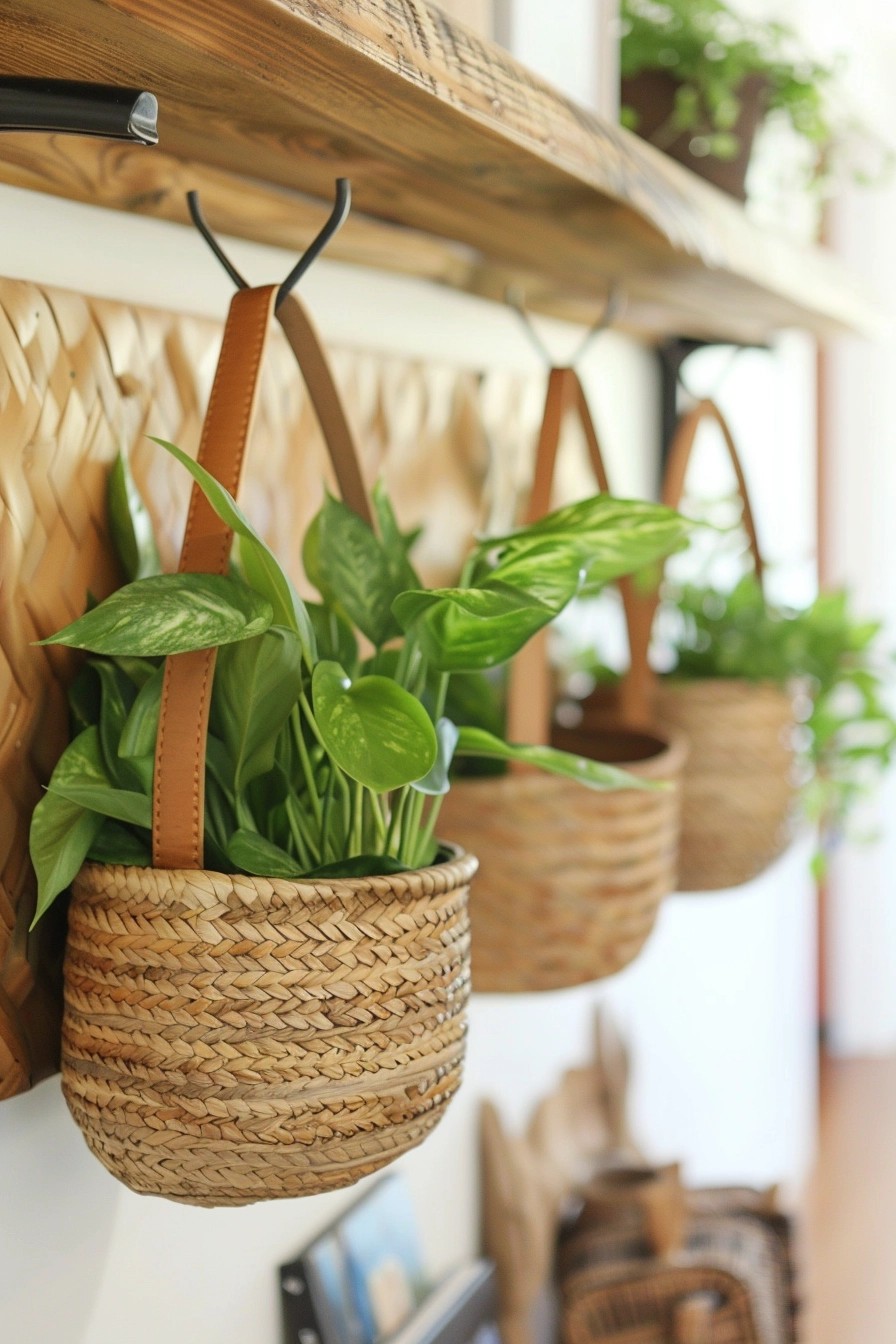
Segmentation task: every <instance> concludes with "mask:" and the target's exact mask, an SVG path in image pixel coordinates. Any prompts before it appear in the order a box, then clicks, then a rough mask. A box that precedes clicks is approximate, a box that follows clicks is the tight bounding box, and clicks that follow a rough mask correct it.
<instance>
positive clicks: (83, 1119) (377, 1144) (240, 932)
mask: <svg viewBox="0 0 896 1344" xmlns="http://www.w3.org/2000/svg"><path fill="white" fill-rule="evenodd" d="M475 869H476V860H475V859H473V858H471V857H470V856H468V855H462V854H461V853H460V852H459V851H458V852H456V853H455V854H454V855H453V857H452V858H451V859H450V860H449V861H448V862H445V863H442V864H438V865H436V866H434V867H431V868H425V869H421V870H418V871H415V872H409V873H402V874H399V875H396V876H392V877H376V878H368V879H360V878H355V879H344V880H338V881H337V880H331V881H328V882H322V881H318V882H287V881H275V880H265V879H262V878H248V877H240V876H230V875H225V874H221V873H211V872H194V871H174V870H164V869H162V870H160V869H153V868H121V867H102V866H100V865H96V864H88V865H86V866H85V867H84V868H83V869H82V871H81V873H80V875H79V877H78V879H77V881H76V883H75V888H74V895H73V900H72V905H71V910H70V914H69V939H68V950H67V953H66V961H65V1015H64V1020H63V1043H62V1085H63V1091H64V1094H65V1098H66V1101H67V1102H68V1105H69V1108H70V1110H71V1112H72V1115H73V1116H74V1118H75V1120H76V1121H77V1123H78V1125H79V1126H80V1128H81V1130H82V1132H83V1134H84V1136H85V1138H86V1140H87V1143H88V1145H89V1147H90V1149H91V1151H92V1152H93V1153H94V1154H95V1156H96V1157H98V1158H99V1160H100V1161H101V1162H102V1163H103V1165H104V1166H105V1167H107V1168H108V1170H109V1171H111V1172H112V1173H113V1175H115V1176H117V1177H118V1178H119V1179H120V1180H122V1181H124V1182H125V1184H126V1185H128V1186H130V1188H131V1189H132V1190H136V1191H138V1192H139V1193H141V1194H156V1195H165V1196H166V1197H167V1198H169V1199H174V1200H177V1201H179V1202H182V1203H187V1204H200V1205H215V1206H217V1205H236V1204H249V1203H252V1202H254V1201H255V1200H261V1199H273V1198H288V1197H290V1196H295V1195H308V1194H317V1193H320V1192H322V1191H326V1190H335V1189H338V1188H339V1187H340V1186H345V1185H350V1184H352V1183H353V1182H355V1181H357V1180H359V1179H360V1178H361V1177H362V1176H367V1175H369V1174H370V1173H371V1172H373V1171H376V1170H378V1169H379V1168H380V1167H382V1166H384V1165H385V1164H386V1163H388V1162H391V1161H392V1160H393V1159H394V1158H396V1157H399V1156H400V1155H401V1154H402V1153H404V1152H407V1150H408V1149H410V1148H413V1147H415V1145H416V1144H418V1143H420V1142H421V1140H422V1139H424V1138H425V1137H426V1135H427V1134H428V1133H429V1131H430V1130H431V1129H433V1128H434V1126H435V1125H436V1124H437V1123H438V1121H439V1120H440V1118H441V1116H442V1113H443V1112H444V1110H445V1107H446V1106H447V1105H448V1102H449V1101H450V1100H451V1097H452V1096H453V1095H454V1093H455V1091H456V1090H457V1088H458V1085H459V1083H460V1077H461V1068H462V1062H463V1055H464V1043H465V1036H466V1003H467V997H468V993H469V982H470V974H469V922H468V918H467V894H468V883H469V881H470V878H471V877H472V875H473V873H474V872H475Z"/></svg>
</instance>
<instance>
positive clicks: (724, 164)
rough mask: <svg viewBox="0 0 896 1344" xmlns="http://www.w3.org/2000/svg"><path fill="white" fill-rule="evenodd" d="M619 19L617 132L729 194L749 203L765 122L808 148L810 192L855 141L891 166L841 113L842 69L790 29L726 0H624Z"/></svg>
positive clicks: (872, 140)
mask: <svg viewBox="0 0 896 1344" xmlns="http://www.w3.org/2000/svg"><path fill="white" fill-rule="evenodd" d="M621 19H622V40H621V48H620V70H621V75H622V89H621V99H622V109H621V118H622V122H623V125H625V126H628V127H629V128H630V129H631V130H634V131H636V132H637V133H638V135H640V136H642V137H643V138H644V139H645V140H649V141H650V143H651V144H653V145H656V146H657V147H658V148H659V149H662V150H663V151H664V152H665V153H666V154H669V155H670V156H671V157H672V158H674V159H677V160H678V161H679V162H680V163H683V164H684V165H685V166H686V167H688V168H691V169H692V170H693V171H694V172H696V173H699V174H700V176H702V177H705V178H706V179H707V180H709V181H710V182H712V183H714V185H716V186H718V187H720V188H721V189H722V190H723V191H726V192H727V193H728V194H729V195H731V196H735V197H737V198H738V199H739V200H745V199H746V192H745V185H744V184H745V179H746V174H747V168H748V165H749V160H750V153H751V149H752V144H753V139H754V136H755V134H756V131H757V129H758V128H759V126H760V125H761V124H762V123H763V121H764V120H765V118H766V117H768V116H770V115H776V116H779V117H781V118H783V119H785V120H786V121H787V122H789V124H790V126H791V127H792V128H793V130H794V131H795V132H796V134H797V135H798V136H799V137H801V138H802V139H803V140H804V141H805V142H806V144H807V146H808V148H809V150H810V154H809V160H810V162H809V169H808V179H809V182H810V183H811V184H813V185H816V186H817V185H820V184H823V183H824V182H825V180H826V179H827V178H829V177H830V175H831V174H832V172H833V170H834V168H835V158H836V157H837V154H838V152H839V151H840V150H841V149H842V148H844V147H846V148H847V149H848V151H849V152H850V153H852V152H854V151H855V150H856V149H857V147H858V146H857V144H856V141H864V142H865V145H866V146H873V149H874V157H875V158H877V159H880V160H881V161H882V162H885V161H886V160H887V159H888V155H887V154H886V152H885V151H883V149H882V146H881V145H880V143H879V142H878V141H876V140H875V138H874V137H873V136H871V135H870V133H869V132H868V131H867V130H866V129H865V128H864V127H861V126H858V125H857V124H855V122H854V121H850V120H849V119H848V118H847V116H846V114H845V112H844V101H845V98H844V92H843V89H842V87H841V83H840V78H839V76H840V68H841V67H840V63H839V62H837V61H834V62H830V63H824V62H821V61H817V60H815V59H813V58H812V57H811V56H809V54H808V53H807V52H806V50H805V49H804V47H803V45H802V44H801V42H800V40H799V37H798V35H797V33H796V32H795V31H794V30H793V29H792V28H791V27H789V26H788V25H787V24H783V23H780V22H778V21H761V20H759V19H754V18H749V17H747V16H746V15H743V14H741V13H740V12H738V10H737V9H736V8H733V7H732V6H731V5H729V4H727V3H726V0H622V6H621ZM874 175H875V174H874V173H873V172H871V173H870V174H869V173H863V171H862V170H861V169H860V168H856V171H855V176H856V178H857V179H859V180H862V178H863V177H865V178H866V179H867V178H868V177H869V176H874Z"/></svg>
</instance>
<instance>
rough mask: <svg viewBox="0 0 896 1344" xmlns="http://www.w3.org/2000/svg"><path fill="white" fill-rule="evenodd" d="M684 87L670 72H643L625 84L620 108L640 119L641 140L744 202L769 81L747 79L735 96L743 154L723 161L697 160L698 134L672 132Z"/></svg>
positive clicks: (736, 130) (705, 157)
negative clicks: (671, 127) (675, 113)
mask: <svg viewBox="0 0 896 1344" xmlns="http://www.w3.org/2000/svg"><path fill="white" fill-rule="evenodd" d="M680 87H681V84H680V82H679V80H677V79H676V78H675V76H674V75H671V74H669V72H668V71H666V70H641V71H640V72H639V73H638V74H637V75H629V76H627V77H626V78H625V79H623V81H622V103H623V106H625V107H630V108H632V109H633V111H635V112H636V113H637V117H638V124H637V127H636V131H637V134H638V135H639V136H640V137H641V138H642V139H643V140H647V141H649V142H650V143H651V144H652V145H655V146H656V147H657V148H658V149H661V150H662V151H663V153H664V154H668V155H669V157H670V158H671V159H675V160H676V161H677V162H678V163H681V164H683V165H684V167H685V168H690V169H691V171H692V172H694V173H696V174H697V175H698V176H699V177H702V178H704V179H705V180H706V181H707V182H711V183H712V184H713V186H715V187H718V188H719V189H720V190H721V191H724V192H726V193H727V194H728V195H729V196H733V197H735V199H736V200H739V201H745V200H746V199H747V191H746V179H747V171H748V169H749V167H750V156H751V154H752V152H753V141H754V139H755V138H756V132H757V131H758V129H759V126H760V124H761V122H762V120H763V117H764V116H765V112H766V104H767V102H768V94H769V84H768V81H767V80H766V79H765V78H764V77H763V76H762V75H749V76H748V77H747V78H746V79H745V80H743V82H742V83H741V85H740V88H739V89H738V91H737V97H738V100H739V102H740V111H739V113H738V116H737V120H736V121H735V123H734V125H733V126H732V127H731V132H732V134H733V135H735V136H736V137H737V140H738V144H739V149H738V152H737V154H736V155H735V156H734V158H731V159H720V158H719V157H718V155H716V154H694V153H693V151H692V150H691V145H692V143H693V141H694V140H695V138H697V137H698V135H699V132H695V131H671V132H670V130H669V129H668V128H669V126H670V125H671V120H672V116H673V113H674V111H675V99H676V96H677V94H678V90H679V88H680Z"/></svg>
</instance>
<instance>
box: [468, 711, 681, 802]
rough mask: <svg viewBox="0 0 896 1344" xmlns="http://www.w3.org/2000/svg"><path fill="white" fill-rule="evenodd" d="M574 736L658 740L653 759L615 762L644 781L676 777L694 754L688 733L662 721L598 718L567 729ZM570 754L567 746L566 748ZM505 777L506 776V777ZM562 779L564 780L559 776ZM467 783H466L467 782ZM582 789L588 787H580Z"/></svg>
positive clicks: (604, 791)
mask: <svg viewBox="0 0 896 1344" xmlns="http://www.w3.org/2000/svg"><path fill="white" fill-rule="evenodd" d="M565 731H566V732H568V733H569V734H571V735H573V734H576V733H581V734H582V735H583V736H586V737H587V735H588V733H589V732H594V733H595V734H597V733H613V732H618V733H631V734H633V735H645V736H648V737H652V738H655V739H656V741H657V742H658V743H659V744H660V750H659V751H658V752H657V753H656V754H655V755H654V756H648V757H646V758H644V759H642V760H636V761H614V762H613V765H614V766H615V767H616V768H617V769H618V770H626V771H628V773H629V774H632V775H637V776H638V778H641V779H665V778H666V777H669V776H675V775H678V774H680V773H681V771H682V770H683V769H684V766H685V764H686V762H687V760H688V757H689V756H690V754H691V751H690V742H689V740H688V735H687V733H685V732H683V731H682V730H681V729H680V728H673V727H671V726H670V725H669V724H665V723H663V722H662V721H659V722H657V721H652V722H651V723H646V724H642V723H623V722H621V721H619V720H618V719H612V718H611V719H607V720H606V721H605V722H604V721H601V718H600V717H595V718H594V719H592V720H591V722H590V723H589V722H588V720H587V719H583V721H582V722H581V723H579V724H576V725H575V726H574V727H572V728H568V729H566V730H565ZM563 750H564V751H568V750H569V748H568V747H564V748H563ZM572 755H574V756H584V757H585V759H586V760H589V759H592V760H593V759H597V758H596V757H588V755H587V753H585V752H581V751H579V752H573V753H572ZM505 778H506V776H505ZM559 778H564V777H563V776H559ZM570 782H571V783H574V784H578V781H576V780H571V781H570ZM464 783H467V781H466V780H465V781H464ZM579 787H586V786H584V785H579ZM594 792H596V793H604V794H607V793H627V792H628V790H627V789H596V790H594Z"/></svg>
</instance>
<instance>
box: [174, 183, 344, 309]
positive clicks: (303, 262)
mask: <svg viewBox="0 0 896 1344" xmlns="http://www.w3.org/2000/svg"><path fill="white" fill-rule="evenodd" d="M187 204H188V206H189V209H190V218H191V219H192V221H193V223H194V224H195V225H196V228H197V229H198V230H199V232H200V233H201V234H202V236H203V238H204V239H205V241H206V242H207V243H208V245H209V247H210V248H211V250H212V252H213V253H214V254H215V256H216V257H217V258H218V261H219V262H220V263H221V265H222V266H223V267H224V269H225V271H226V272H227V274H228V275H229V276H230V278H231V280H232V281H233V283H234V284H235V285H236V287H237V289H248V288H249V282H248V281H247V280H246V279H245V278H244V277H243V276H242V275H241V274H240V272H239V271H238V270H237V268H236V267H235V266H234V264H233V262H232V261H231V260H230V258H229V257H228V255H227V253H226V252H225V251H224V249H223V247H222V246H221V244H220V243H219V242H218V240H217V238H216V237H215V235H214V234H213V233H212V231H211V229H210V228H209V226H208V224H207V223H206V221H205V217H204V216H203V213H202V208H201V206H200V204H199V192H198V191H189V192H187ZM351 208H352V187H351V183H350V182H349V180H348V178H347V177H339V178H337V179H336V200H335V202H334V205H333V209H332V210H331V211H330V217H329V219H328V220H327V222H326V224H324V226H323V228H322V229H321V230H320V233H318V235H317V237H316V238H315V239H314V241H313V242H312V243H310V244H309V246H308V247H307V248H306V249H305V251H304V252H303V253H302V255H301V257H300V258H299V260H298V261H297V262H296V264H295V266H293V268H292V270H291V271H290V273H289V275H288V276H287V277H286V279H285V280H284V281H283V283H282V285H281V286H280V288H279V290H278V291H277V305H276V306H277V307H278V308H279V307H280V305H281V303H282V302H283V300H284V299H285V298H286V297H287V295H288V294H290V293H291V291H292V290H293V289H295V287H296V285H297V284H298V283H299V281H300V280H301V278H302V276H303V275H304V274H305V272H306V271H307V270H308V269H309V267H310V266H311V265H312V264H313V263H314V262H315V261H316V260H317V258H318V257H319V256H320V254H321V252H323V250H324V248H325V247H326V246H327V244H328V243H329V241H330V239H331V238H333V237H334V236H335V234H337V233H338V232H339V230H340V229H341V228H342V226H343V224H344V223H345V221H346V220H347V219H348V216H349V211H350V210H351Z"/></svg>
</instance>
